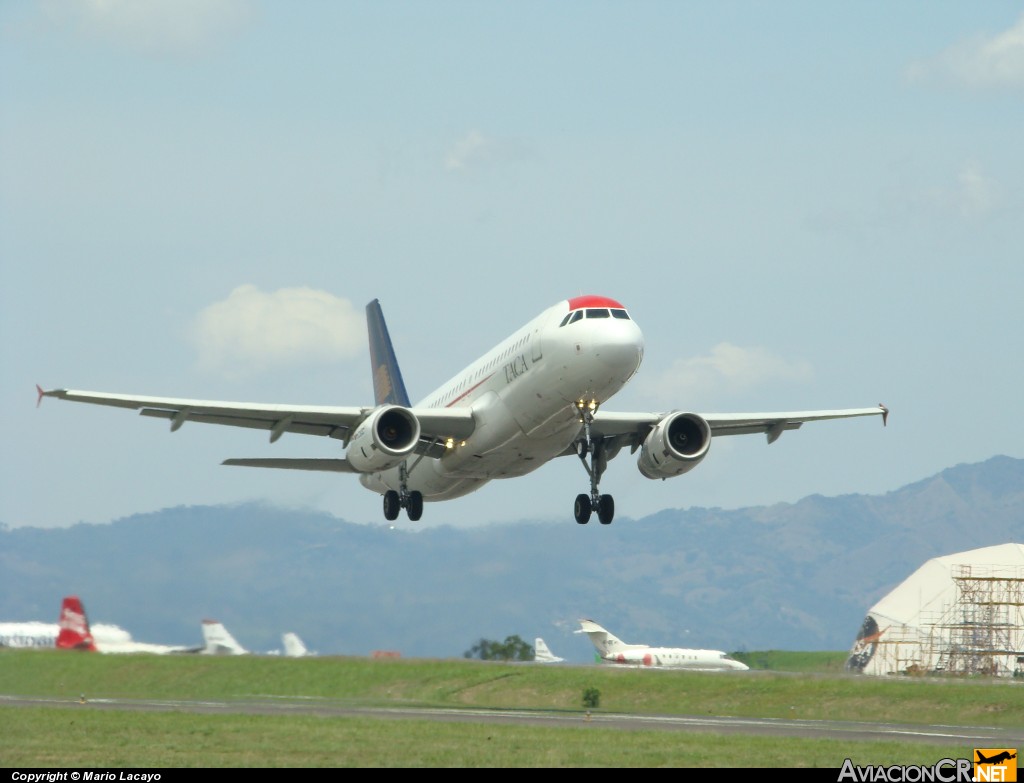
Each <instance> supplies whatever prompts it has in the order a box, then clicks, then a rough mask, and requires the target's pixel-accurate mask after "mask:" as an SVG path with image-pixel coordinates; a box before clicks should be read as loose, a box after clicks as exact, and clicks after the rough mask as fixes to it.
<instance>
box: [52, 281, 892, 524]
mask: <svg viewBox="0 0 1024 783" xmlns="http://www.w3.org/2000/svg"><path fill="white" fill-rule="evenodd" d="M366 320H367V330H368V333H369V343H370V366H371V371H372V373H373V389H374V404H373V405H363V406H348V407H342V406H317V405H282V404H264V403H249V402H226V401H215V400H198V399H183V398H174V397H148V396H137V395H130V394H114V393H108V392H95V391H76V390H71V389H63V388H60V389H49V390H43V388H42V387H40V386H39V385H38V384H37V385H36V392H37V395H38V396H37V400H36V405H37V407H38V406H39V404H40V403H41V402H42V399H43V397H56V398H58V399H61V400H69V401H72V402H83V403H90V404H95V405H109V406H114V407H119V408H128V409H132V410H138V411H139V413H140V414H141V415H142V416H148V417H155V418H162V419H168V420H170V429H171V432H175V431H177V430H179V429H180V428H181V427H182V426H183V425H184V424H185V423H186V422H196V423H206V424H220V425H226V426H233V427H249V428H253V429H262V430H268V431H269V433H270V443H275V442H276V441H277V440H279V439H280V438H281V437H282V436H283V435H284V434H285V433H296V434H302V435H318V436H321V437H328V438H333V439H335V440H338V441H340V443H341V447H342V449H343V453H344V456H343V457H339V458H297V459H296V458H290V459H285V458H273V457H255V458H232V459H226V460H224V461H223V462H222V463H221V464H223V465H233V466H242V467H260V468H279V469H291V470H312V471H333V472H337V473H354V474H357V475H358V478H359V481H360V483H361V484H362V485H363V486H364V487H365V488H367V489H369V490H370V491H372V492H375V493H377V494H379V495H380V496H381V497H382V499H383V511H384V518H385V519H386V520H388V521H393V520H395V519H397V518H398V516H399V514H400V513H401V510H402V509H404V510H405V512H406V515H407V516H408V518H409V520H410V521H413V522H415V521H418V520H419V519H420V518H421V516H422V514H423V504H424V502H437V501H446V500H451V499H454V498H458V497H462V496H464V495H467V494H469V493H471V492H474V491H476V490H478V489H480V488H481V487H482V486H484V485H485V484H486V483H488V482H489V481H491V480H494V479H508V478H516V477H520V476H525V475H527V474H529V473H532V472H533V471H535V470H537V469H538V468H539V467H540V466H542V465H543V464H545V463H546V462H549V461H550V460H553V459H555V458H556V457H563V456H572V455H575V456H576V457H578V458H579V460H580V462H581V463H582V465H583V469H584V471H585V472H586V474H587V478H588V479H589V485H590V487H589V491H587V492H581V493H580V494H578V495H577V496H576V499H575V501H574V505H573V516H574V518H575V520H576V522H577V523H579V524H581V525H585V524H587V522H589V521H590V518H591V515H592V514H593V513H596V514H597V518H598V520H599V521H600V522H601V524H603V525H609V524H611V522H612V519H613V518H614V515H615V502H614V499H613V497H612V495H610V494H603V493H602V492H601V490H600V481H601V478H602V477H603V475H604V472H605V469H606V468H607V465H608V462H609V461H610V460H612V459H613V458H614V457H615V456H616V455H617V454H619V452H620V451H621V450H622V449H623V448H625V447H628V448H629V451H630V453H631V454H637V467H638V469H639V471H640V473H641V474H642V475H644V476H645V477H646V478H649V479H668V478H673V477H675V476H681V475H683V474H684V473H688V472H689V471H691V470H692V469H693V468H695V467H696V466H697V465H699V464H700V463H701V461H703V460H704V458H705V457H707V455H708V450H709V448H710V446H711V441H712V438H714V437H718V436H725V435H739V434H751V433H763V434H764V435H765V436H766V437H767V439H768V443H769V444H771V443H773V442H775V441H776V440H777V439H778V438H779V437H780V436H781V435H782V433H783V432H785V431H787V430H795V429H798V428H799V427H800V426H802V425H803V424H804V423H806V422H811V421H822V420H826V419H844V418H852V417H858V416H881V417H882V423H883V425H884V424H885V423H886V421H887V418H888V414H889V410H888V408H886V407H885V406H884V405H881V404H879V405H877V406H875V407H869V408H846V409H838V410H813V411H794V412H778V413H697V412H694V411H686V410H671V411H662V412H633V413H628V412H625V413H623V412H614V411H607V410H605V409H604V408H603V407H602V406H603V405H604V404H605V403H607V402H608V400H609V399H611V398H612V397H613V396H614V395H615V394H616V393H617V392H618V391H620V390H621V389H622V388H623V387H624V386H625V385H626V384H627V383H628V382H629V380H630V379H631V378H632V377H633V375H634V374H635V373H636V371H637V369H638V368H639V367H640V363H641V360H642V359H643V355H644V340H643V334H642V333H641V331H640V327H639V326H637V324H636V322H635V321H634V320H633V317H632V316H631V315H630V313H629V311H628V310H627V309H626V307H624V306H623V305H622V304H620V303H619V302H617V301H616V300H614V299H611V298H608V297H606V296H597V295H586V296H576V297H573V298H571V299H564V300H562V301H560V302H558V303H557V304H555V305H553V306H551V307H549V308H547V309H545V310H544V311H543V312H541V313H540V314H539V315H538V316H536V317H535V318H533V319H532V320H530V321H528V322H527V323H526V324H524V325H523V326H521V327H520V328H519V329H517V330H516V331H514V332H513V333H512V334H511V335H510V336H509V337H507V338H506V339H505V340H503V341H502V342H500V343H498V345H496V346H495V347H494V348H492V349H491V350H490V351H488V352H487V353H485V354H484V355H483V356H481V357H480V358H479V359H477V360H476V361H474V362H472V363H471V364H469V365H468V366H467V367H466V368H465V369H463V370H462V371H461V372H459V373H458V374H456V375H455V376H454V377H452V378H451V380H449V381H447V382H446V383H444V384H443V385H442V386H440V387H439V388H438V389H436V390H435V391H433V392H431V393H430V394H429V395H427V397H425V398H423V399H422V400H421V401H420V402H418V403H417V404H416V405H412V404H411V403H410V401H409V396H408V394H407V392H406V388H405V383H404V381H403V379H402V374H401V372H400V370H399V368H398V360H397V358H396V356H395V352H394V348H393V346H392V343H391V337H390V335H389V333H388V328H387V325H386V323H385V321H384V314H383V311H382V309H381V307H380V302H379V300H377V299H374V300H373V301H371V302H370V303H369V304H368V305H367V306H366ZM638 452H639V453H638Z"/></svg>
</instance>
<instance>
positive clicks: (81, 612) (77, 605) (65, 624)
mask: <svg viewBox="0 0 1024 783" xmlns="http://www.w3.org/2000/svg"><path fill="white" fill-rule="evenodd" d="M59 623H60V631H59V632H58V634H57V649H59V650H89V651H91V652H96V642H95V640H93V638H92V631H90V630H89V618H87V617H86V616H85V607H84V606H83V605H82V601H81V599H80V598H79V597H78V596H77V595H69V596H65V597H64V602H63V603H62V604H61V607H60V621H59Z"/></svg>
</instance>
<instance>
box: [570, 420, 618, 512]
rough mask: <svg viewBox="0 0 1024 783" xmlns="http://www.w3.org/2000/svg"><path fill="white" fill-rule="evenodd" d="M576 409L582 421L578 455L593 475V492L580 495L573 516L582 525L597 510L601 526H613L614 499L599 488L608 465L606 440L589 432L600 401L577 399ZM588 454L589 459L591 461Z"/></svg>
mask: <svg viewBox="0 0 1024 783" xmlns="http://www.w3.org/2000/svg"><path fill="white" fill-rule="evenodd" d="M575 405H576V410H577V411H578V412H579V416H580V421H581V422H582V424H583V434H582V437H581V438H580V439H579V440H578V441H576V456H578V457H579V458H580V462H582V463H583V469H584V470H585V471H587V475H588V476H590V494H589V495H586V494H582V493H581V494H579V495H577V496H576V502H575V504H574V505H573V516H574V517H575V518H576V522H577V523H578V524H580V525H585V524H587V522H589V521H590V515H591V514H592V513H593V512H595V511H596V512H597V519H598V521H599V522H600V523H601V524H602V525H610V524H611V523H612V519H613V518H614V517H615V500H614V499H613V498H612V496H611V495H602V494H601V492H600V490H599V489H598V484H599V482H600V481H601V476H602V474H603V473H604V469H605V468H606V467H607V466H608V459H607V456H606V454H605V448H604V441H603V440H601V439H600V438H594V437H592V436H591V433H590V425H591V424H592V423H593V421H594V414H595V413H597V406H598V402H597V400H577V401H576V403H575ZM588 457H589V460H588Z"/></svg>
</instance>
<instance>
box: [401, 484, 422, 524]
mask: <svg viewBox="0 0 1024 783" xmlns="http://www.w3.org/2000/svg"><path fill="white" fill-rule="evenodd" d="M405 513H406V514H408V515H409V521H410V522H418V521H419V518H420V517H421V516H423V493H422V492H417V491H416V490H413V491H412V492H410V493H409V503H408V506H407V508H406V509H405Z"/></svg>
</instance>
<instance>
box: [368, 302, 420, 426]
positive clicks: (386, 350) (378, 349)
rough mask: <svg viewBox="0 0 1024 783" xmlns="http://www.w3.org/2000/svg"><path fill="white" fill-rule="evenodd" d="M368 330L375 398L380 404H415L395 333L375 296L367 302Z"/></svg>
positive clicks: (405, 405) (406, 405)
mask: <svg viewBox="0 0 1024 783" xmlns="http://www.w3.org/2000/svg"><path fill="white" fill-rule="evenodd" d="M366 330H367V332H368V333H369V335H370V370H371V371H372V372H373V398H374V402H375V403H376V404H377V405H402V406H404V407H406V408H408V407H409V405H410V404H411V403H410V402H409V395H408V394H407V393H406V391H405V383H404V382H403V381H402V373H401V371H400V370H399V369H398V359H396V358H395V349H394V348H393V347H392V346H391V335H389V334H388V326H387V324H386V323H384V313H383V311H382V310H381V309H380V302H379V301H377V300H376V299H374V300H373V301H372V302H370V304H368V305H366Z"/></svg>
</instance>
